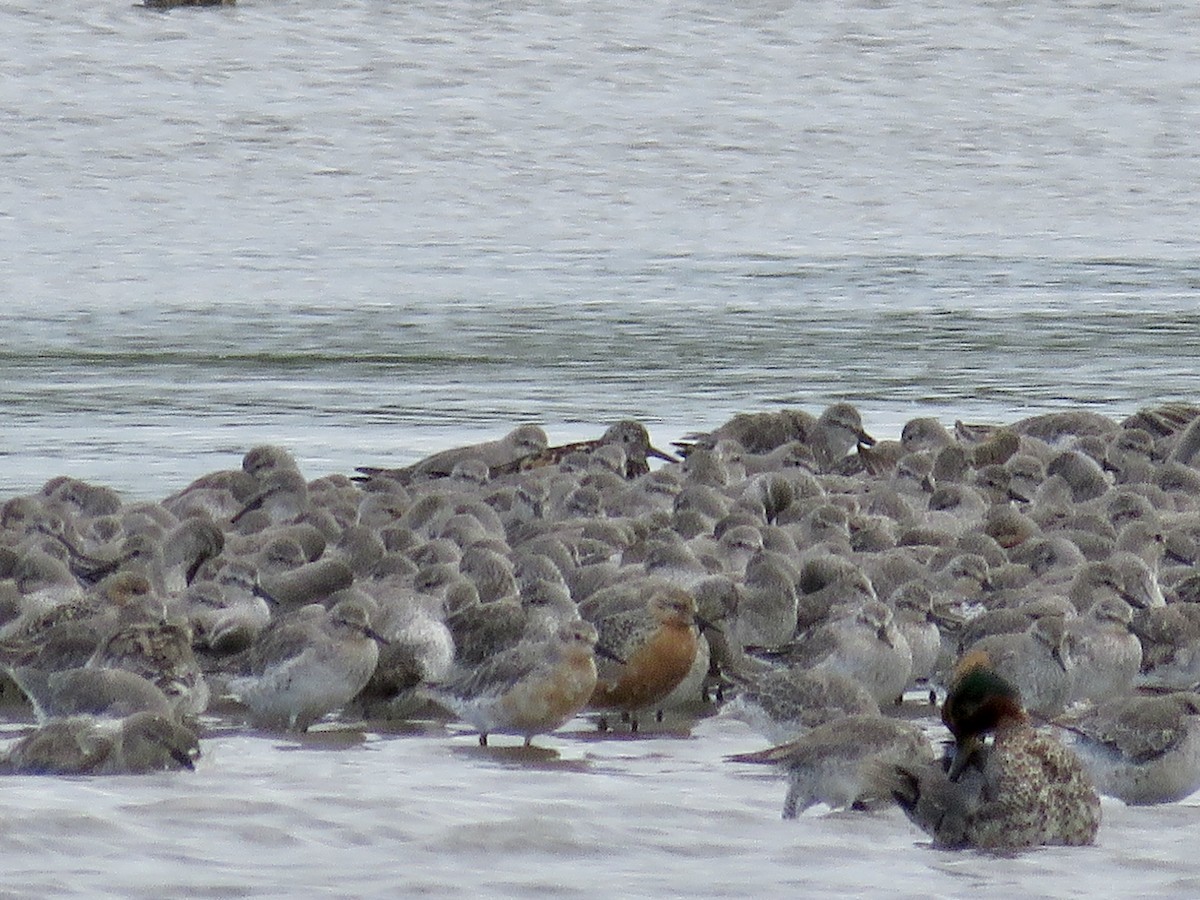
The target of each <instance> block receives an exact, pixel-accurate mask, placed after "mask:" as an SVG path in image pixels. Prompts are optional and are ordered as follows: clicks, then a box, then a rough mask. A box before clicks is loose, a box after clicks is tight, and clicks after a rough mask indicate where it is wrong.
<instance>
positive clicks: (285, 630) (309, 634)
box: [229, 598, 379, 731]
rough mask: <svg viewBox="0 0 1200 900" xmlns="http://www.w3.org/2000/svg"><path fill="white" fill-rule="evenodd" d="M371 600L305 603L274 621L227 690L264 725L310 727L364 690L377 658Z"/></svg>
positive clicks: (296, 729)
mask: <svg viewBox="0 0 1200 900" xmlns="http://www.w3.org/2000/svg"><path fill="white" fill-rule="evenodd" d="M378 637H379V636H378V635H377V634H376V633H375V631H374V629H372V628H371V619H370V613H369V610H368V608H367V605H366V604H365V603H364V602H363V601H361V600H359V599H357V598H352V599H347V600H342V601H340V602H339V603H337V604H336V605H335V606H334V607H333V608H332V609H330V610H325V609H324V608H322V607H320V606H316V605H312V606H305V607H301V608H300V609H299V610H297V611H296V612H295V613H293V614H292V615H291V616H287V617H284V618H281V619H279V620H277V621H276V622H274V623H272V625H271V626H270V627H269V628H268V629H267V630H266V631H264V632H263V634H262V635H261V636H260V637H259V639H258V640H257V641H256V642H255V643H254V645H253V646H252V647H251V648H250V651H249V668H250V674H249V675H246V676H242V677H236V678H231V679H230V680H229V690H230V692H231V693H232V694H233V695H234V696H235V697H237V698H239V699H240V700H241V701H242V702H243V703H244V704H245V705H246V706H248V707H249V709H250V717H251V720H252V721H253V722H254V723H255V724H256V725H258V726H260V727H266V728H285V729H287V730H291V731H307V730H308V728H309V726H311V725H312V724H313V723H314V722H316V721H317V720H318V719H320V718H321V717H322V716H324V715H325V714H326V713H329V712H332V711H333V710H335V709H339V708H340V707H342V706H344V705H345V704H346V703H348V702H349V701H350V700H351V699H353V698H354V697H355V696H356V695H357V694H358V692H359V691H361V690H362V689H363V687H364V686H365V685H366V683H367V681H368V680H369V679H370V677H371V674H372V673H373V672H374V671H375V665H376V663H377V662H378V661H379V645H378V643H377V640H378Z"/></svg>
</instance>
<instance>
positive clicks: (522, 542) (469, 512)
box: [0, 403, 1200, 847]
mask: <svg viewBox="0 0 1200 900" xmlns="http://www.w3.org/2000/svg"><path fill="white" fill-rule="evenodd" d="M651 459H658V460H660V461H661V463H662V464H661V465H658V466H657V467H656V468H653V469H652V468H651V466H650V460H651ZM1198 560H1200V407H1195V406H1191V405H1188V404H1167V405H1164V406H1160V407H1156V408H1152V409H1147V410H1143V411H1141V412H1139V413H1137V414H1135V415H1133V416H1130V417H1129V418H1127V419H1125V420H1124V421H1115V420H1113V419H1110V418H1107V417H1104V416H1102V415H1098V414H1095V413H1091V412H1086V411H1064V412H1055V413H1048V414H1043V415H1037V416H1033V417H1030V418H1027V419H1024V420H1022V421H1019V422H1017V423H1015V424H1012V425H1007V426H973V425H964V424H962V423H956V424H955V426H954V427H953V428H947V427H946V426H945V425H943V424H942V423H941V422H939V421H938V420H936V419H934V418H915V419H912V420H910V421H909V422H908V423H907V424H905V426H904V428H903V431H902V433H901V435H900V438H899V440H894V441H893V440H880V441H876V440H875V439H874V438H872V437H871V436H870V435H869V434H868V433H867V431H866V430H865V429H864V427H863V424H862V421H861V418H860V415H859V413H858V411H857V410H856V409H855V408H854V407H853V406H852V405H850V404H846V403H837V404H834V405H832V406H830V407H828V408H827V409H825V410H824V411H823V412H822V413H821V414H820V415H819V416H813V415H811V414H809V413H806V412H803V411H799V410H790V409H785V410H780V411H777V412H764V413H755V414H742V415H738V416H735V417H734V418H733V419H731V420H730V421H728V422H726V423H725V424H723V425H721V426H720V427H719V428H716V429H715V430H712V431H709V432H706V433H702V434H694V435H690V436H688V437H687V438H686V439H683V440H681V441H679V442H677V443H675V444H674V445H673V451H672V452H664V451H662V450H659V449H657V448H655V447H654V446H653V445H652V444H651V442H650V438H649V435H648V433H647V431H646V429H645V427H644V426H642V425H641V424H639V423H637V422H633V421H623V422H619V423H617V424H615V425H613V426H612V427H611V428H609V429H608V430H607V431H605V432H604V434H603V435H602V436H601V437H600V438H598V439H596V440H593V441H584V442H579V443H574V444H567V445H561V446H550V444H549V441H548V439H547V436H546V433H545V431H543V429H542V428H540V427H539V426H536V425H521V426H519V427H517V428H515V429H514V430H513V431H512V432H510V433H509V434H507V435H505V436H504V437H502V438H500V439H498V440H494V441H489V442H487V443H482V444H476V445H473V446H468V447H460V448H455V449H451V450H446V451H443V452H440V453H437V454H434V455H433V456H430V457H428V458H426V459H423V460H421V461H419V462H417V463H415V464H412V465H408V466H405V467H402V468H394V469H385V468H362V469H360V470H358V471H357V473H356V474H355V475H353V476H344V475H330V476H326V477H322V478H317V479H315V480H309V479H308V478H306V477H305V476H304V475H303V474H302V473H301V472H300V470H299V468H298V466H297V465H296V463H295V461H294V459H293V458H292V457H291V455H290V454H289V453H288V452H287V451H286V450H283V449H281V448H279V447H275V446H261V447H256V448H254V449H252V450H250V451H249V452H248V453H246V455H245V457H244V458H243V461H242V466H241V468H240V469H236V470H228V471H219V472H214V473H212V474H209V475H206V476H204V477H202V478H200V479H198V480H196V481H195V482H193V483H192V484H190V485H188V486H187V487H186V488H184V489H183V490H181V491H179V492H178V493H175V494H172V495H171V496H168V497H166V498H165V499H164V500H162V501H161V502H126V501H125V500H123V499H122V497H121V496H120V495H119V494H118V493H116V492H115V491H113V490H111V489H109V488H107V487H104V486H100V485H93V484H89V483H86V482H83V481H80V480H78V479H74V478H70V477H65V476H64V477H58V478H55V479H53V480H51V481H50V482H48V483H47V484H46V485H45V486H44V487H43V488H42V489H41V490H40V491H38V492H36V493H31V494H27V495H22V496H16V497H12V498H10V499H8V500H7V501H6V502H4V504H3V506H2V507H0V665H2V666H3V672H4V673H5V675H6V678H5V679H4V681H3V683H2V686H3V687H4V691H3V692H0V695H6V696H8V697H9V698H10V699H13V698H15V702H17V703H20V704H25V705H26V707H25V708H31V709H32V715H33V716H34V717H35V719H36V726H35V727H32V728H31V729H30V730H28V732H27V733H25V734H23V735H22V736H20V737H17V738H16V739H14V740H13V741H12V742H11V744H10V746H8V747H7V749H6V750H5V751H4V752H3V754H2V756H0V767H2V768H3V769H4V770H7V771H10V772H16V773H39V774H41V773H69V774H70V773H73V774H101V773H114V772H142V771H150V770H157V769H172V768H191V767H192V766H193V765H194V761H195V760H196V758H197V756H198V755H199V752H200V740H199V737H200V736H202V734H203V730H204V723H205V721H206V720H209V721H210V720H211V716H213V715H215V714H218V713H219V714H222V715H227V716H229V715H243V716H245V717H246V718H248V719H249V721H250V723H252V725H253V726H254V727H259V728H264V729H273V730H293V731H302V730H305V729H307V728H309V727H310V726H312V725H314V724H316V723H320V722H323V721H328V720H330V719H336V718H339V717H340V718H352V719H354V720H363V719H365V720H368V721H370V720H379V719H404V718H412V717H421V716H428V715H429V714H430V711H431V710H433V709H438V710H442V711H443V712H442V715H451V716H454V717H457V718H458V719H460V720H461V721H463V722H465V723H467V724H468V725H469V726H471V727H472V728H473V729H475V730H476V731H477V732H478V734H479V741H480V743H481V744H485V745H486V744H487V742H488V738H489V736H491V735H515V736H518V737H520V738H523V739H524V742H525V744H526V745H528V744H529V743H530V741H531V740H532V739H533V738H534V737H535V736H537V735H540V734H545V733H548V732H551V731H554V730H555V729H557V728H559V727H561V726H562V725H564V724H565V723H567V722H568V721H570V720H572V719H573V718H575V717H576V716H578V715H580V714H581V713H582V714H588V715H591V716H593V717H595V720H596V722H597V725H598V727H599V728H600V729H609V728H623V729H629V730H637V729H638V728H639V726H640V725H641V724H643V723H645V722H647V721H648V718H647V717H658V718H660V717H661V716H662V715H663V712H664V711H667V712H672V711H682V712H683V713H687V714H698V712H699V711H705V712H710V711H711V710H712V708H713V707H714V706H719V707H720V711H719V713H718V715H720V716H724V717H733V718H738V719H741V720H743V721H745V722H746V723H748V724H749V725H750V726H751V727H753V728H754V729H756V730H758V731H759V732H761V733H762V735H763V736H764V738H765V739H766V740H768V741H770V742H771V743H772V744H774V745H775V746H772V747H770V748H769V749H767V750H763V751H758V752H753V753H746V754H741V755H738V756H735V757H731V761H733V762H741V763H751V764H753V763H769V764H773V765H776V766H778V767H780V769H781V770H783V771H784V772H786V773H787V776H788V780H789V787H788V792H787V797H786V800H785V803H784V815H785V816H787V817H790V816H795V815H797V814H798V813H799V812H800V811H802V810H804V809H807V808H808V807H811V806H813V805H814V804H818V803H823V804H825V805H827V806H830V807H854V808H862V807H871V806H874V805H877V804H881V803H896V804H898V805H899V806H900V807H901V808H902V809H903V810H904V811H905V813H906V814H907V815H908V817H909V818H910V819H911V820H912V821H913V822H914V823H916V824H917V825H918V826H920V827H921V828H922V829H924V830H925V831H926V832H928V833H929V834H930V835H931V836H932V837H933V839H934V842H935V844H937V845H939V846H946V847H956V846H981V847H1021V846H1029V845H1036V844H1047V843H1049V844H1084V843H1089V842H1091V841H1092V840H1093V839H1094V837H1095V834H1096V831H1097V828H1098V826H1099V822H1100V801H1099V794H1106V795H1110V796H1113V797H1117V798H1120V799H1121V800H1123V801H1125V802H1126V803H1130V804H1148V803H1163V802H1170V801H1174V800H1178V799H1181V798H1183V797H1185V796H1187V795H1189V794H1190V793H1192V792H1193V791H1195V790H1196V789H1197V788H1200V732H1198V731H1197V728H1198V723H1200V694H1197V693H1195V692H1194V691H1195V688H1196V687H1197V684H1198V683H1200V570H1198V569H1197V562H1198ZM939 697H941V698H943V699H942V704H941V719H942V722H943V723H944V725H945V727H946V729H947V731H948V734H947V735H946V738H947V740H946V741H945V746H944V748H943V747H940V746H939V744H940V743H941V742H940V741H939V740H937V739H938V738H939V737H940V736H939V735H936V734H933V733H931V731H930V729H929V728H922V727H921V726H920V725H919V724H918V723H917V722H915V721H914V716H913V711H914V710H922V709H923V710H926V711H927V710H929V709H930V706H929V704H932V703H936V702H937V698H939ZM921 698H924V699H921ZM17 708H18V709H20V708H22V707H17ZM236 711H241V712H236ZM25 714H26V715H28V713H25ZM14 715H21V713H15V714H14Z"/></svg>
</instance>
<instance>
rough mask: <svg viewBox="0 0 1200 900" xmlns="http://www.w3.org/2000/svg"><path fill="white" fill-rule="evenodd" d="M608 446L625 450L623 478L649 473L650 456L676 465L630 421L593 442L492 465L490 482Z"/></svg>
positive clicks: (572, 444) (668, 455)
mask: <svg viewBox="0 0 1200 900" xmlns="http://www.w3.org/2000/svg"><path fill="white" fill-rule="evenodd" d="M610 444H615V445H617V446H619V447H621V448H623V449H624V450H625V470H624V473H623V474H624V475H625V477H626V478H637V477H638V476H639V475H645V474H646V473H647V472H649V471H650V463H649V462H648V459H647V458H648V457H651V456H652V457H654V458H655V459H661V460H665V461H667V462H679V460H678V459H677V458H676V457H674V456H672V455H671V454H669V453H665V452H664V451H662V450H659V449H658V448H657V447H655V446H653V445H652V444H651V443H650V434H649V432H647V431H646V426H645V425H643V424H642V423H641V422H635V421H633V420H632V419H625V420H622V421H620V422H617V423H616V424H615V425H612V426H610V427H609V428H608V429H607V430H606V431H605V432H604V434H603V435H601V436H600V437H598V438H596V439H595V440H591V441H576V442H575V443H571V444H560V445H558V446H556V447H544V448H543V449H541V450H538V451H536V452H534V453H532V454H529V455H527V456H524V457H521V458H520V459H514V460H512V461H510V462H507V463H503V464H498V465H493V466H492V469H491V474H492V477H493V478H496V477H498V476H501V475H511V474H513V473H514V472H527V471H529V470H531V469H540V468H543V467H545V466H553V465H557V464H558V463H560V462H562V461H563V460H564V459H565V458H566V457H568V456H570V455H572V454H576V453H581V454H590V453H592V452H593V451H595V450H597V449H598V448H600V447H604V446H607V445H610Z"/></svg>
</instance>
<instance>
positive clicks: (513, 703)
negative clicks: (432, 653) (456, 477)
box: [425, 619, 596, 747]
mask: <svg viewBox="0 0 1200 900" xmlns="http://www.w3.org/2000/svg"><path fill="white" fill-rule="evenodd" d="M595 648H596V628H595V626H593V625H592V624H591V623H589V622H584V621H582V620H579V619H576V620H574V621H571V622H567V623H565V624H564V625H562V626H561V627H560V628H559V629H558V631H557V632H556V633H555V635H554V636H553V637H551V638H550V639H548V640H545V639H543V640H528V641H521V642H520V643H519V644H517V645H516V646H514V647H510V648H509V649H507V650H504V651H501V652H500V653H497V654H496V655H494V656H492V657H491V658H490V659H488V660H486V661H485V662H483V663H481V664H480V665H478V666H476V667H473V668H464V669H460V670H459V671H458V673H457V674H455V675H452V676H451V677H450V678H448V679H446V680H444V681H442V682H440V683H438V684H435V685H431V686H430V687H428V688H426V689H425V692H426V693H428V695H429V696H430V697H431V699H433V700H434V701H435V702H437V703H438V704H440V705H442V706H445V707H446V708H447V709H449V710H450V711H451V712H453V713H455V714H457V715H458V716H460V717H461V718H462V719H464V720H465V721H466V722H468V723H469V724H470V725H472V726H473V727H474V728H476V729H477V730H478V731H479V745H480V746H481V747H486V746H487V743H488V735H489V734H515V735H519V736H521V737H523V738H524V739H525V746H526V747H528V746H530V744H531V743H532V741H533V737H534V735H538V734H546V733H548V732H551V731H554V730H555V729H556V728H559V727H561V726H562V725H564V724H566V723H567V722H568V721H570V720H571V719H572V718H573V717H574V716H575V714H576V713H578V712H579V711H580V710H581V709H583V707H584V706H585V705H587V702H588V700H589V699H590V698H591V696H592V691H593V690H594V689H595V687H596V662H595V657H594V655H593V654H594V651H595Z"/></svg>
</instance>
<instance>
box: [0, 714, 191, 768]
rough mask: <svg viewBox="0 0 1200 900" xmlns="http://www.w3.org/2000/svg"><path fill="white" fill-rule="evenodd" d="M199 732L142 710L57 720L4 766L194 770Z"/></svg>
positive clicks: (2, 760)
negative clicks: (114, 717) (122, 715)
mask: <svg viewBox="0 0 1200 900" xmlns="http://www.w3.org/2000/svg"><path fill="white" fill-rule="evenodd" d="M199 755H200V742H199V741H198V740H197V739H196V734H195V732H194V731H192V730H191V729H190V728H188V727H187V726H185V725H180V724H179V723H178V722H176V721H175V720H174V719H172V718H170V717H168V716H164V715H160V714H158V713H153V712H139V713H135V714H134V715H131V716H129V717H127V718H124V719H117V720H106V719H95V718H92V717H91V716H72V717H70V718H65V719H54V720H52V721H49V722H47V723H45V724H44V725H42V726H40V727H39V728H38V729H37V730H36V731H34V732H32V733H30V734H28V735H26V736H25V737H23V738H21V739H20V740H19V741H17V742H16V743H15V744H13V745H12V746H11V747H10V748H8V750H7V751H6V752H5V753H4V754H3V756H2V757H0V769H4V770H8V771H10V772H14V773H18V774H22V775H124V774H139V773H142V772H153V771H157V770H160V769H193V768H195V760H196V759H197V757H199Z"/></svg>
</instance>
